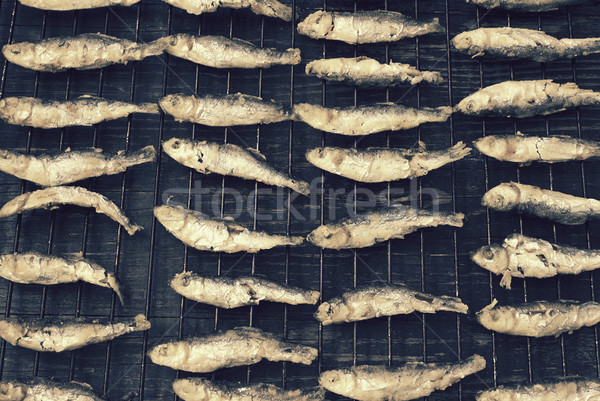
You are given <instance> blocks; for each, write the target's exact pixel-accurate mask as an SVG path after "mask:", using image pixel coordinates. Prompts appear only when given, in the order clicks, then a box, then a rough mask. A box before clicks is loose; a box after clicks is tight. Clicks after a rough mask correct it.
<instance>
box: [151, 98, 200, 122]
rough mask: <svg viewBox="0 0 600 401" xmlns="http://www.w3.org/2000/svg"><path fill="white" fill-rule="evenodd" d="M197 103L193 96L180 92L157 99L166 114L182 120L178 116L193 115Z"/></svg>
mask: <svg viewBox="0 0 600 401" xmlns="http://www.w3.org/2000/svg"><path fill="white" fill-rule="evenodd" d="M196 104H197V100H196V97H195V96H188V95H182V94H173V95H167V96H165V97H163V98H161V99H159V101H158V105H159V106H160V108H161V109H162V110H163V111H164V112H165V113H167V114H170V115H172V116H174V117H175V119H176V121H179V122H181V121H183V120H182V119H181V118H179V116H191V115H194V114H195V112H194V107H195V106H196Z"/></svg>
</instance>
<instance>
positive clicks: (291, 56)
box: [281, 49, 302, 65]
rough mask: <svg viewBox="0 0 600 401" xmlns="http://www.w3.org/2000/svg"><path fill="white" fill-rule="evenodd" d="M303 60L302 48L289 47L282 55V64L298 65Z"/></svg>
mask: <svg viewBox="0 0 600 401" xmlns="http://www.w3.org/2000/svg"><path fill="white" fill-rule="evenodd" d="M301 61H302V57H301V56H300V49H287V50H284V51H283V54H282V55H281V62H282V64H287V65H297V64H300V62H301Z"/></svg>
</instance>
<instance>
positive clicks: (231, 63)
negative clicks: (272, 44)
mask: <svg viewBox="0 0 600 401" xmlns="http://www.w3.org/2000/svg"><path fill="white" fill-rule="evenodd" d="M159 40H162V41H163V42H165V51H166V52H167V53H169V54H170V55H172V56H175V57H179V58H183V59H186V60H189V61H191V62H193V63H196V64H202V65H206V66H208V67H214V68H269V67H271V66H272V65H296V64H300V61H302V59H301V57H300V49H287V50H277V49H273V48H263V47H257V46H255V45H254V44H252V43H250V42H246V41H245V40H241V39H235V38H233V39H229V38H226V37H224V36H211V35H189V34H186V33H178V34H177V35H171V36H167V37H165V38H162V39H159Z"/></svg>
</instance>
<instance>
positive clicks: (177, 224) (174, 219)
mask: <svg viewBox="0 0 600 401" xmlns="http://www.w3.org/2000/svg"><path fill="white" fill-rule="evenodd" d="M154 217H156V219H157V220H158V221H159V222H160V224H162V225H163V226H165V228H167V230H178V229H181V228H182V227H183V226H184V225H185V210H184V209H183V206H171V205H161V206H156V207H155V208H154Z"/></svg>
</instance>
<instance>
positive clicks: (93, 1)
mask: <svg viewBox="0 0 600 401" xmlns="http://www.w3.org/2000/svg"><path fill="white" fill-rule="evenodd" d="M140 1H141V0H68V1H64V0H19V3H21V4H24V5H26V6H29V7H35V8H39V9H41V10H52V11H71V10H87V9H90V8H100V7H112V6H132V5H134V4H137V3H139V2H140Z"/></svg>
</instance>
